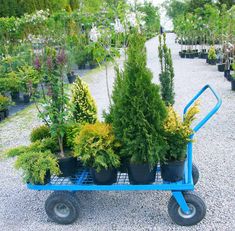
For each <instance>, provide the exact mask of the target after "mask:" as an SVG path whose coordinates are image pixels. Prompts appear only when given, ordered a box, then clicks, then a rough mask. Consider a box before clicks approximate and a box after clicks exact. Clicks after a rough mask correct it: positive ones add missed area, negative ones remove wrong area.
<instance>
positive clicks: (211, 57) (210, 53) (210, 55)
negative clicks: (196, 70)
mask: <svg viewBox="0 0 235 231" xmlns="http://www.w3.org/2000/svg"><path fill="white" fill-rule="evenodd" d="M216 58H217V56H216V51H215V47H214V46H211V47H210V49H209V51H208V59H209V60H215V59H216Z"/></svg>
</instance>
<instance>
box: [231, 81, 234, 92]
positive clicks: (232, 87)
mask: <svg viewBox="0 0 235 231" xmlns="http://www.w3.org/2000/svg"><path fill="white" fill-rule="evenodd" d="M231 89H232V91H235V79H232V81H231Z"/></svg>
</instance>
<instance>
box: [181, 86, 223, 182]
mask: <svg viewBox="0 0 235 231" xmlns="http://www.w3.org/2000/svg"><path fill="white" fill-rule="evenodd" d="M207 89H210V90H211V92H212V93H213V95H214V96H215V98H216V99H217V104H216V105H215V107H214V108H213V109H212V110H211V111H210V112H209V113H208V114H207V115H206V116H205V117H204V118H203V119H202V120H201V121H200V122H199V123H198V124H197V125H196V126H195V127H194V128H193V131H194V134H192V135H191V136H190V139H193V137H194V135H195V133H196V132H197V131H198V130H200V128H202V127H203V126H204V125H205V124H206V122H207V121H208V120H209V119H210V118H211V117H212V116H213V115H214V114H215V113H216V112H217V111H218V110H219V108H220V106H221V104H222V100H221V98H220V97H219V95H218V94H217V92H216V91H215V90H214V89H213V88H212V87H211V86H210V85H206V86H204V87H203V88H202V89H201V90H200V91H199V92H198V93H197V94H196V95H195V96H194V97H193V99H192V100H191V101H190V102H189V103H188V104H187V105H186V107H185V108H184V115H185V114H186V113H187V111H188V109H189V108H190V107H191V106H192V104H193V103H194V102H195V101H196V100H197V99H198V98H199V97H200V96H201V95H202V94H203V93H204V92H205V91H206V90H207ZM187 159H188V169H187V170H188V177H187V178H186V183H188V184H192V183H193V182H192V163H193V144H192V142H190V143H189V144H188V147H187Z"/></svg>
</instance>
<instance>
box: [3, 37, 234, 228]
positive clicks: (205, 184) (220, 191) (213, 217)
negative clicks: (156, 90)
mask: <svg viewBox="0 0 235 231" xmlns="http://www.w3.org/2000/svg"><path fill="white" fill-rule="evenodd" d="M174 38H175V36H174V35H173V34H169V35H168V36H167V41H168V44H169V46H170V47H171V48H172V53H173V61H174V66H175V75H176V76H175V91H176V108H177V109H178V110H179V111H180V112H181V111H182V109H183V106H184V105H185V104H186V103H187V101H188V100H189V99H190V98H192V97H193V95H194V94H195V93H196V92H197V91H198V90H199V89H200V88H201V87H203V86H204V85H205V84H207V83H209V84H211V85H212V86H213V87H214V88H215V89H217V90H218V92H219V93H220V95H221V97H222V98H223V106H222V108H221V110H220V111H219V112H218V113H217V115H216V116H215V117H214V119H212V120H211V121H210V122H209V123H208V124H207V125H206V126H205V128H203V129H202V130H201V131H200V132H199V133H198V135H197V137H196V143H195V145H194V162H195V163H196V164H197V166H198V168H199V169H200V174H201V178H200V181H199V183H198V185H197V186H196V191H198V192H200V194H201V195H202V197H204V199H205V201H206V204H207V207H208V210H207V215H206V217H205V219H204V220H203V221H202V222H201V223H200V224H198V225H197V226H194V227H190V228H187V227H179V226H177V225H175V224H173V223H172V222H171V220H170V218H169V216H168V213H167V203H168V200H169V197H170V193H167V192H80V193H78V197H79V199H80V204H81V212H80V218H79V220H78V221H77V222H76V223H75V224H73V225H69V226H66V227H65V226H60V225H57V224H54V223H52V222H50V221H48V219H47V216H46V214H45V212H44V202H45V200H46V198H47V196H48V195H49V193H47V192H34V191H29V190H27V189H26V186H25V185H23V184H22V183H21V181H20V176H19V173H18V172H16V171H15V170H14V169H13V167H12V166H13V160H3V161H1V162H0V169H1V178H0V182H1V187H0V227H1V230H2V231H8V230H12V231H16V230H17V231H21V230H22V231H23V230H40V231H41V230H45V231H46V230H47V231H48V230H68V231H69V230H71V231H72V230H80V231H101V230H102V231H111V230H118V231H147V230H148V231H156V230H183V231H184V230H192V231H193V230H198V231H199V230H210V231H212V230H213V231H217V230H221V231H233V230H235V221H234V217H235V193H234V192H235V177H234V176H233V174H234V173H235V145H234V143H235V142H234V141H235V137H234V129H235V120H234V113H235V109H234V104H235V93H234V92H231V90H230V84H229V83H228V82H227V81H225V80H224V79H223V77H222V74H221V73H219V72H217V71H216V67H214V66H209V65H207V64H205V60H199V59H195V60H187V59H180V58H179V57H178V50H179V49H180V48H179V45H177V44H175V43H174ZM157 45H158V42H157V38H154V39H152V40H150V41H148V42H147V49H148V66H149V67H150V68H151V70H152V71H153V73H154V76H155V78H154V81H156V82H158V78H157V76H158V73H159V63H158V58H157ZM113 76H114V72H113V70H112V68H111V67H110V68H109V79H110V86H112V83H113ZM85 80H86V81H87V82H88V83H89V85H90V88H91V91H92V94H93V96H94V97H95V99H96V101H97V105H98V108H99V115H100V116H101V114H102V110H103V109H104V108H107V106H108V98H107V93H106V88H105V72H104V70H101V71H92V72H91V73H90V74H88V75H87V76H86V77H85ZM214 103H215V102H214V101H213V98H211V96H210V94H206V95H205V96H204V97H203V99H202V100H201V104H202V113H206V111H207V110H208V109H209V108H210V107H212V106H213V104H214ZM39 123H40V121H39V120H38V119H37V118H36V113H35V110H34V109H33V108H29V109H27V111H26V112H22V114H19V115H17V116H15V117H12V118H11V119H10V120H7V121H5V122H4V123H3V124H0V139H1V140H0V141H1V146H0V151H1V150H4V149H6V148H9V147H13V146H17V145H19V144H28V142H29V140H28V136H29V133H30V131H31V129H32V127H35V126H37V125H38V124H39Z"/></svg>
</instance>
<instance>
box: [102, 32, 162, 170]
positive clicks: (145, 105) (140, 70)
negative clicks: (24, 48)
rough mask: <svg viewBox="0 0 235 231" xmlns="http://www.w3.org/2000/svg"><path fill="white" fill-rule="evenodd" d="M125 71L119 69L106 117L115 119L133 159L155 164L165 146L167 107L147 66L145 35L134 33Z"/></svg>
mask: <svg viewBox="0 0 235 231" xmlns="http://www.w3.org/2000/svg"><path fill="white" fill-rule="evenodd" d="M127 53H128V59H127V61H126V62H125V66H124V71H121V70H119V69H118V68H117V69H116V75H117V77H116V81H115V85H114V91H113V96H112V99H113V103H112V105H111V108H110V114H108V115H106V118H105V119H106V121H108V122H110V123H112V125H113V129H114V133H115V136H116V137H117V139H118V140H119V141H120V143H121V145H122V146H121V150H120V154H121V155H122V156H123V157H128V158H130V161H131V162H133V163H149V164H150V165H152V166H153V165H155V164H156V163H157V162H158V161H159V159H160V155H161V149H162V147H163V146H164V142H163V139H162V130H163V121H164V119H165V117H166V108H165V105H164V102H163V101H162V100H161V98H160V95H159V87H158V86H157V85H155V84H153V83H152V82H151V81H152V78H153V76H152V73H151V71H150V70H149V69H148V68H147V67H146V49H145V38H144V37H143V36H142V35H140V34H138V33H137V32H134V33H133V34H132V35H131V36H130V41H129V48H128V51H127Z"/></svg>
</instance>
